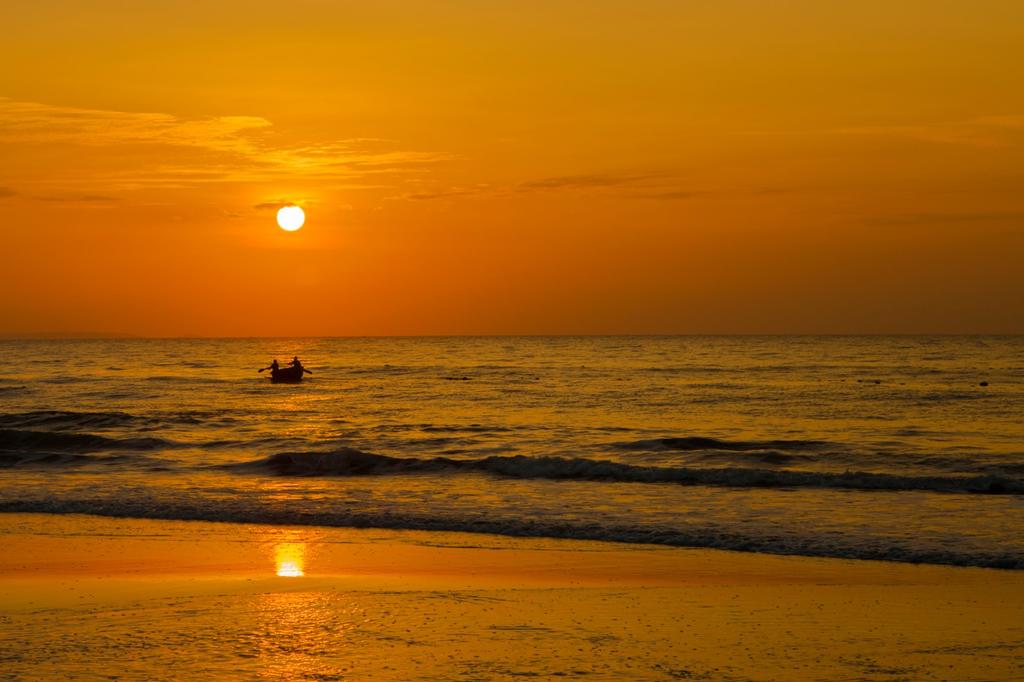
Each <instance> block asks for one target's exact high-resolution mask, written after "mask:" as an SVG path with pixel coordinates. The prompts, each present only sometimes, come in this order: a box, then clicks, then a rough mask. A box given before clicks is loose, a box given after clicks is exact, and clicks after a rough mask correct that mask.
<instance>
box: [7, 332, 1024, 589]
mask: <svg viewBox="0 0 1024 682" xmlns="http://www.w3.org/2000/svg"><path fill="white" fill-rule="evenodd" d="M0 352H2V354H3V357H4V360H5V362H4V364H3V368H2V369H0V513H20V512H32V513H46V514H92V515H99V516H105V517H119V518H143V519H180V520H204V521H223V522H237V523H246V524H273V525H303V526H334V527H358V528H389V529H418V530H436V531H459V532H471V533H487V534H492V535H498V536H536V537H550V538H570V539H579V540H603V541H616V542H626V543H646V544H656V545H663V546H673V547H699V548H718V549H724V550H734V551H743V552H762V553H770V554H789V555H803V556H813V557H838V558H848V559H873V560H885V561H900V562H914V563H929V564H949V565H957V566H982V567H993V568H1001V569H1021V568H1024V337H1021V336H1001V337H996V336H971V337H955V336H935V337H931V336H920V337H918V336H851V337H831V336H830V337H811V336H806V337H805V336H766V337H760V336H729V337H714V336H707V337H703V336H701V337H698V336H669V337H654V336H638V337H629V336H615V337H480V338H476V337H452V338H408V337H401V338H297V339H284V338H274V339H173V340H157V339H145V340H134V339H133V340H32V341H3V342H0ZM293 356H298V357H299V358H301V361H302V363H303V364H304V365H305V366H306V367H307V368H308V369H309V370H311V373H310V374H307V375H306V380H305V381H303V382H302V383H301V384H295V385H286V384H272V383H271V382H270V381H269V379H268V377H267V375H268V372H263V373H260V372H258V370H259V369H260V368H261V367H266V366H267V365H269V364H270V361H271V360H273V359H275V358H276V359H278V360H279V361H280V362H281V363H282V364H286V363H287V362H288V361H290V360H291V358H292V357H293ZM581 546H582V545H581Z"/></svg>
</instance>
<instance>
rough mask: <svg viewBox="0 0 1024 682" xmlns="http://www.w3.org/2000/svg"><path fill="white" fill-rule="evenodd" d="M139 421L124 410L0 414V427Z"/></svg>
mask: <svg viewBox="0 0 1024 682" xmlns="http://www.w3.org/2000/svg"><path fill="white" fill-rule="evenodd" d="M137 421H139V418H138V417H134V416H132V415H130V414H127V413H125V412H68V411H64V410H37V411H35V412H15V413H10V414H0V428H5V429H6V428H14V429H18V428H40V427H43V428H48V429H66V428H67V429H76V428H111V427H115V426H125V425H128V424H132V423H135V422H137Z"/></svg>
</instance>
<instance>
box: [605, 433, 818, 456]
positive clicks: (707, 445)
mask: <svg viewBox="0 0 1024 682" xmlns="http://www.w3.org/2000/svg"><path fill="white" fill-rule="evenodd" d="M827 445H828V443H825V442H824V441H819V440H763V441H728V440H719V439H717V438H706V437H703V436H688V437H684V438H650V439H647V440H635V441H629V442H626V443H614V446H615V447H617V448H619V449H620V450H655V451H657V450H680V451H685V452H691V451H696V450H728V451H732V452H748V451H753V450H785V451H796V452H800V451H805V450H819V449H821V448H823V447H825V446H827Z"/></svg>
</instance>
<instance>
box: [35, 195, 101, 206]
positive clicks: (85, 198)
mask: <svg viewBox="0 0 1024 682" xmlns="http://www.w3.org/2000/svg"><path fill="white" fill-rule="evenodd" d="M36 199H37V200H38V201H47V202H76V203H88V204H104V203H110V202H114V201H120V199H118V198H117V197H108V196H104V195H102V194H82V195H78V196H74V195H73V196H48V197H36Z"/></svg>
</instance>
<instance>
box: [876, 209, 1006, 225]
mask: <svg viewBox="0 0 1024 682" xmlns="http://www.w3.org/2000/svg"><path fill="white" fill-rule="evenodd" d="M866 222H867V223H868V224H872V225H933V224H934V225H940V224H950V223H957V224H961V223H975V224H976V223H1020V224H1022V225H1024V211H976V212H934V213H928V212H924V213H900V214H894V215H885V216H877V217H874V218H870V219H868V220H867V221H866Z"/></svg>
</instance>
